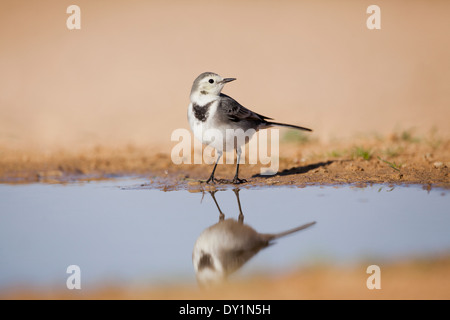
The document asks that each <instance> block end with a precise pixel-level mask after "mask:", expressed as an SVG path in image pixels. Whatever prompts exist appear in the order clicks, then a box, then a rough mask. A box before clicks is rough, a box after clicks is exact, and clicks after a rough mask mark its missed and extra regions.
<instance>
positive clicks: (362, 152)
mask: <svg viewBox="0 0 450 320" xmlns="http://www.w3.org/2000/svg"><path fill="white" fill-rule="evenodd" d="M352 157H353V158H363V159H364V160H370V159H372V150H369V149H365V148H363V147H356V148H355V149H354V150H353V153H352Z"/></svg>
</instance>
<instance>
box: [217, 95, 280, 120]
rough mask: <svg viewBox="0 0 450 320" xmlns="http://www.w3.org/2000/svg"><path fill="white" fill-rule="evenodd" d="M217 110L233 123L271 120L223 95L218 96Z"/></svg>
mask: <svg viewBox="0 0 450 320" xmlns="http://www.w3.org/2000/svg"><path fill="white" fill-rule="evenodd" d="M219 109H221V110H222V112H223V113H224V114H225V115H226V116H227V117H228V119H229V120H231V121H233V122H239V121H242V120H259V121H261V122H265V121H266V120H272V118H269V117H266V116H263V115H261V114H258V113H256V112H253V111H251V110H249V109H247V108H246V107H244V106H242V105H241V104H240V103H239V102H237V101H236V100H234V99H233V98H231V97H229V96H227V95H226V94H223V93H221V94H220V103H219Z"/></svg>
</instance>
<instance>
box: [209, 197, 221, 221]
mask: <svg viewBox="0 0 450 320" xmlns="http://www.w3.org/2000/svg"><path fill="white" fill-rule="evenodd" d="M216 192H217V190H216V191H210V192H209V193H210V194H211V197H212V198H213V200H214V203H215V204H216V207H217V209H218V210H219V221H223V219H225V214H224V213H223V212H222V210H220V207H219V204H218V203H217V200H216V196H215V194H216Z"/></svg>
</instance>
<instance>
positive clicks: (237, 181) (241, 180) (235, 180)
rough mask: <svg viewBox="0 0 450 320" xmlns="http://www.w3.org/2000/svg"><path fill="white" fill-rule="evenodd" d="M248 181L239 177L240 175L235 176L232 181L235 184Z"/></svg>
mask: <svg viewBox="0 0 450 320" xmlns="http://www.w3.org/2000/svg"><path fill="white" fill-rule="evenodd" d="M246 182H247V180H245V179H239V178H238V177H234V179H233V181H232V183H233V184H241V183H246Z"/></svg>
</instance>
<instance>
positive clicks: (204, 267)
mask: <svg viewBox="0 0 450 320" xmlns="http://www.w3.org/2000/svg"><path fill="white" fill-rule="evenodd" d="M233 191H234V192H235V195H236V198H237V201H238V205H239V217H238V220H236V219H233V218H228V219H225V214H224V213H223V212H222V211H221V209H220V207H219V204H218V203H217V200H216V198H215V196H214V194H215V193H216V192H217V191H211V192H210V194H211V196H212V198H213V200H214V202H215V203H216V206H217V208H218V210H219V222H218V223H216V224H214V225H212V226H210V227H208V228H207V229H205V230H204V231H203V232H202V233H201V234H200V235H199V237H198V238H197V240H196V242H195V244H194V249H193V252H192V263H193V266H194V270H195V274H196V278H197V282H198V284H199V285H200V287H211V286H214V285H217V284H220V283H222V282H224V281H225V280H226V279H227V278H228V276H229V275H230V274H232V273H234V272H235V271H237V270H238V269H239V268H241V267H242V266H243V265H244V264H245V263H246V262H247V261H248V260H250V259H251V258H252V257H253V256H255V255H256V254H257V253H258V252H259V251H260V250H262V249H264V248H266V247H268V246H270V245H272V244H273V243H274V242H273V241H274V240H275V239H279V238H281V237H284V236H287V235H289V234H292V233H295V232H298V231H300V230H304V229H306V228H308V227H310V226H312V225H314V224H315V223H316V222H315V221H314V222H310V223H307V224H303V225H301V226H299V227H296V228H293V229H289V230H287V231H283V232H279V233H258V232H257V231H256V230H255V229H253V228H252V227H250V226H249V225H247V224H244V215H243V213H242V209H241V203H240V200H239V189H234V190H233Z"/></svg>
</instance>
